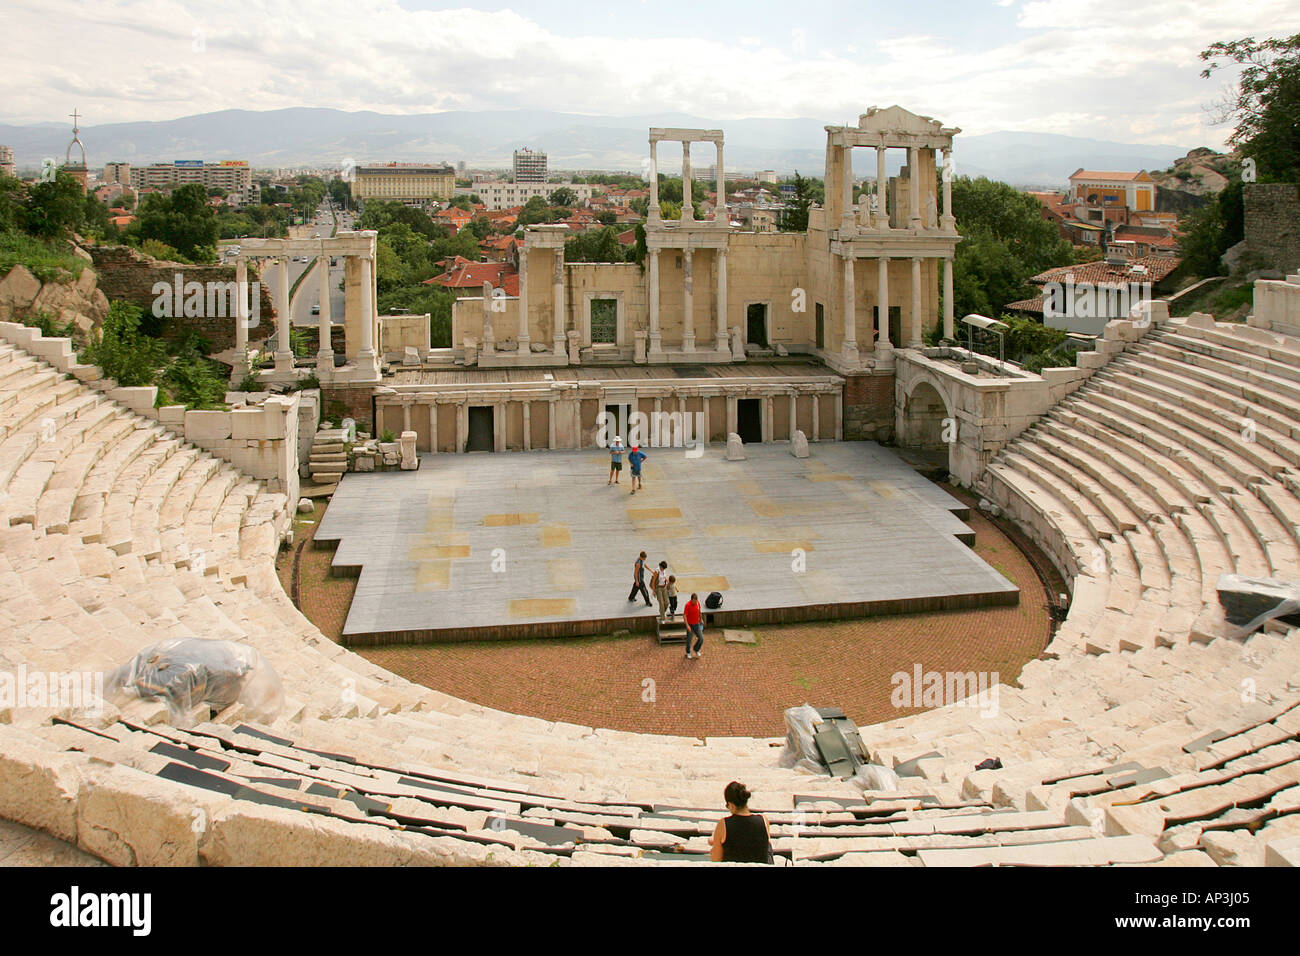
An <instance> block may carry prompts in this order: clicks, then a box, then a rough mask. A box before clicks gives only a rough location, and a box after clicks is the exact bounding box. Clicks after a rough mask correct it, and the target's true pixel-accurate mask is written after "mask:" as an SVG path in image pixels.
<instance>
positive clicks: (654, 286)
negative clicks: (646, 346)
mask: <svg viewBox="0 0 1300 956" xmlns="http://www.w3.org/2000/svg"><path fill="white" fill-rule="evenodd" d="M646 258H647V259H648V260H649V261H650V270H649V277H648V280H647V281H648V282H649V283H650V352H649V353H648V355H647V357H648V358H651V359H653V357H654V356H656V355H658V356H662V355H663V354H664V349H663V339H662V336H661V335H660V333H659V250H658V249H651V250H649V251H648V252H647V253H646Z"/></svg>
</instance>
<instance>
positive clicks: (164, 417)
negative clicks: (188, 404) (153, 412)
mask: <svg viewBox="0 0 1300 956" xmlns="http://www.w3.org/2000/svg"><path fill="white" fill-rule="evenodd" d="M158 421H159V422H161V423H162V424H164V425H166V426H167V427H168V428H180V429H184V428H185V406H184V405H164V406H163V407H162V408H160V409H158Z"/></svg>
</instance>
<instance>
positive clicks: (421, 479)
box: [315, 442, 1019, 645]
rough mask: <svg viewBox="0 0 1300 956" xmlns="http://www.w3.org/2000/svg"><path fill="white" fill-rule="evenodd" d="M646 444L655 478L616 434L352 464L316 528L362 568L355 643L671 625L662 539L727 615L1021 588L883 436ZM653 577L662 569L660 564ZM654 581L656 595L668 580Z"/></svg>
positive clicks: (349, 570)
mask: <svg viewBox="0 0 1300 956" xmlns="http://www.w3.org/2000/svg"><path fill="white" fill-rule="evenodd" d="M810 448H811V452H812V454H811V457H809V458H804V459H798V458H795V457H793V456H792V455H791V454H790V446H789V445H788V444H785V443H780V444H771V445H749V446H746V448H745V453H746V455H747V456H748V457H747V459H746V460H744V461H727V460H725V448H724V447H722V446H710V447H708V448H706V449H704V453H703V455H702V457H698V458H689V457H687V452H686V450H684V449H680V448H652V449H648V452H649V455H650V457H649V458H648V460H647V461H646V463H645V490H644V491H642V492H638V493H637V494H635V495H632V494H630V490H631V489H630V485H629V481H630V475H629V473H628V470H627V466H626V464H625V465H624V470H623V474H622V484H620V485H614V486H606V484H605V482H606V478H607V476H608V474H609V456H608V454H607V453H605V452H604V451H602V450H599V449H590V450H584V451H580V452H576V451H567V452H559V451H535V452H524V453H505V454H493V453H474V454H467V455H447V454H440V455H427V454H426V455H423V456H422V458H421V462H420V468H419V470H417V471H409V472H384V473H379V474H348V475H345V476H344V478H343V480H342V482H341V483H340V485H339V489H338V491H337V492H335V494H334V498H333V500H332V501H331V503H330V505H329V509H328V510H327V512H326V514H325V517H324V518H323V519H322V521H321V524H320V527H319V529H318V530H317V532H316V536H315V546H316V547H324V548H330V547H335V546H337V550H336V553H335V555H334V558H333V561H332V569H333V573H335V574H342V575H359V580H358V582H357V588H356V593H355V595H354V597H353V600H352V607H351V609H350V610H349V612H348V618H347V623H346V624H345V626H344V629H343V641H344V643H346V644H351V645H357V644H389V643H415V642H434V641H454V640H488V639H500V638H515V637H564V636H573V635H582V634H607V633H611V632H613V631H615V630H619V629H622V628H627V629H629V630H633V631H638V630H645V631H653V630H654V617H655V613H654V609H652V608H646V607H645V605H644V604H643V603H642V602H641V601H640V599H639V598H638V601H637V603H635V604H632V603H629V602H628V600H627V595H628V591H629V589H630V588H631V586H632V565H633V562H634V561H635V560H636V556H637V553H638V552H639V551H642V550H644V551H645V552H646V553H647V555H648V556H649V561H650V562H651V564H653V565H656V566H657V565H658V563H659V561H661V560H666V561H667V562H668V564H669V566H670V568H671V569H672V572H673V573H674V574H676V575H677V578H678V590H679V592H680V593H681V598H680V601H679V609H680V606H681V605H684V604H685V603H686V601H687V599H688V598H689V596H690V593H691V592H692V591H695V592H698V593H699V595H700V599H701V601H703V599H704V597H705V595H706V594H708V592H710V591H719V592H721V593H722V595H723V598H724V603H723V607H722V609H721V611H719V612H715V613H713V615H712V617H711V621H710V623H711V624H713V625H718V626H722V625H727V626H744V625H747V624H760V623H771V622H780V621H798V620H817V619H829V618H837V617H858V616H865V615H870V614H884V613H903V612H910V611H934V610H943V609H956V608H970V607H982V606H989V605H1005V604H1015V603H1017V601H1018V600H1019V591H1018V589H1017V588H1016V586H1015V585H1013V584H1012V583H1011V582H1009V581H1008V580H1006V579H1005V578H1004V577H1003V576H1002V575H1001V574H999V573H998V572H997V571H995V570H994V569H993V568H991V567H990V566H989V565H988V564H986V563H985V562H984V561H983V560H981V559H980V558H979V557H978V556H977V555H976V554H975V552H974V550H973V549H972V548H971V547H970V545H971V544H973V538H974V536H973V533H972V532H971V531H970V529H969V528H968V527H967V526H966V525H965V524H964V523H963V522H962V521H961V517H964V516H966V515H967V513H968V512H967V509H966V506H965V505H964V504H962V503H961V502H960V501H958V500H957V499H955V498H953V497H952V496H951V495H949V494H947V493H946V492H944V491H943V490H942V489H941V488H940V487H938V486H937V485H935V484H933V483H931V482H929V481H927V480H926V479H925V478H924V477H922V476H921V475H920V474H918V473H917V472H916V471H915V470H914V469H912V468H911V467H909V466H908V465H907V464H906V463H904V462H903V461H902V460H901V459H900V458H899V457H898V455H896V454H895V453H894V452H893V451H891V450H889V449H887V448H883V447H881V446H879V445H877V444H875V443H874V442H818V443H814V444H813V445H811V446H810ZM647 580H648V575H647ZM652 600H653V595H652Z"/></svg>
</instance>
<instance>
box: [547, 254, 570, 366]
mask: <svg viewBox="0 0 1300 956" xmlns="http://www.w3.org/2000/svg"><path fill="white" fill-rule="evenodd" d="M551 287H552V298H553V299H554V306H553V308H554V311H555V328H554V340H553V344H552V347H553V349H554V351H555V355H556V357H559V356H561V355H564V354H565V352H566V350H567V347H568V342H569V336H568V328H569V317H568V315H567V314H566V312H565V308H564V247H563V246H560V247H559V248H557V249H556V250H555V265H553V266H552V267H551Z"/></svg>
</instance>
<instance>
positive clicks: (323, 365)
mask: <svg viewBox="0 0 1300 956" xmlns="http://www.w3.org/2000/svg"><path fill="white" fill-rule="evenodd" d="M316 268H317V269H318V270H319V272H320V277H319V280H318V284H319V285H320V315H319V316H318V317H317V318H318V321H317V323H316V334H317V338H318V339H319V341H318V342H317V343H316V377H317V378H319V379H320V380H321V381H324V380H325V377H326V376H328V375H333V374H334V346H333V345H332V344H331V340H330V324H331V319H332V318H333V316H332V315H331V314H330V257H329V256H326V255H322V256H321V257H320V259H319V264H318V265H317V266H316Z"/></svg>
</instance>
